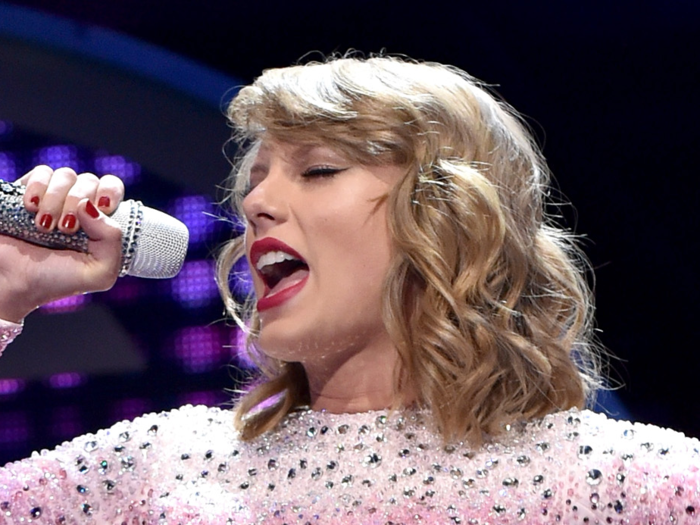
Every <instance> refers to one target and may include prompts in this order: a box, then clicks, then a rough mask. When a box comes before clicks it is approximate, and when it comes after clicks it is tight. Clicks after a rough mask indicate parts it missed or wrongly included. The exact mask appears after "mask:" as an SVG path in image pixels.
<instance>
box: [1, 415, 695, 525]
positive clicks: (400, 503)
mask: <svg viewBox="0 0 700 525" xmlns="http://www.w3.org/2000/svg"><path fill="white" fill-rule="evenodd" d="M428 419H429V418H428V417H426V415H425V413H421V412H415V411H413V412H403V413H394V414H386V413H382V412H367V413H360V414H352V415H347V414H344V415H333V414H328V413H323V412H314V411H311V410H307V411H302V412H297V413H294V414H292V415H290V416H288V417H287V418H286V420H285V421H284V422H283V424H281V426H280V428H279V429H278V430H277V431H275V432H271V433H268V434H265V435H263V436H262V437H260V438H258V439H256V440H254V441H251V442H242V441H240V439H239V437H238V435H237V433H236V431H234V429H233V424H232V414H231V412H229V411H225V410H220V409H213V408H206V407H191V406H186V407H182V408H180V409H178V410H174V411H171V412H164V413H161V414H151V415H146V416H143V417H141V418H138V419H136V420H135V421H133V422H122V423H118V424H117V425H115V426H113V427H112V428H110V429H107V430H102V431H100V432H98V433H97V434H95V435H86V436H83V437H80V438H77V439H75V440H73V441H71V442H69V443H65V444H63V445H62V446H60V447H58V448H57V449H56V450H53V451H50V452H46V451H44V452H41V453H40V454H34V455H33V456H32V457H31V458H29V459H26V460H23V461H19V462H16V463H11V464H8V465H7V466H6V467H5V468H3V469H0V523H51V524H59V525H60V524H64V523H65V524H69V523H118V524H136V523H147V524H157V523H168V524H171V523H172V524H179V523H182V524H184V523H188V524H189V523H195V524H209V523H217V524H226V523H229V524H239V523H240V524H249V523H265V524H283V523H288V524H292V523H304V524H306V523H309V524H317V523H318V524H323V523H332V524H338V523H342V524H360V523H361V524H382V525H384V524H400V523H405V524H409V523H431V524H432V523H450V524H452V523H462V524H482V525H483V524H496V523H510V524H512V523H528V524H544V523H615V524H619V523H633V524H641V523H643V524H650V523H653V524H661V523H674V524H680V523H700V452H699V450H700V443H699V442H698V441H697V440H695V439H689V438H686V437H684V436H683V435H682V434H679V433H677V432H673V431H670V430H664V429H659V428H657V427H653V426H646V425H640V424H631V423H626V422H618V421H613V420H609V419H607V418H606V417H605V416H602V415H599V414H594V413H592V412H588V411H575V410H573V411H569V412H560V413H557V414H553V415H551V416H548V417H545V418H544V419H542V420H538V421H532V422H529V423H527V424H523V425H521V426H514V427H511V428H509V429H507V431H505V432H504V434H503V435H501V436H499V438H498V439H497V440H491V441H489V442H487V443H486V444H484V445H483V446H481V447H478V448H472V447H469V446H468V445H464V444H457V445H449V446H445V445H444V444H442V443H441V441H440V439H439V438H438V436H437V435H436V434H435V433H434V432H432V431H431V429H430V425H429V422H428Z"/></svg>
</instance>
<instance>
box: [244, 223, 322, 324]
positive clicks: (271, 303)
mask: <svg viewBox="0 0 700 525" xmlns="http://www.w3.org/2000/svg"><path fill="white" fill-rule="evenodd" d="M276 251H280V252H284V253H287V254H289V255H291V256H292V257H294V258H295V259H298V260H299V261H301V262H302V263H303V264H304V265H306V261H305V260H304V258H303V257H302V256H301V255H300V254H299V253H298V252H297V251H296V250H294V249H293V248H292V247H291V246H289V245H287V244H285V243H283V242H282V241H280V240H279V239H274V238H272V237H266V238H264V239H260V240H258V241H255V242H254V243H253V244H252V246H251V247H250V255H249V259H250V264H251V266H252V267H253V269H254V270H255V272H256V273H257V274H258V277H259V278H260V280H261V281H262V283H263V285H264V291H263V293H262V297H259V298H258V302H257V308H258V312H263V311H265V310H269V309H270V308H274V307H275V306H279V305H281V304H282V303H284V302H286V301H288V300H289V299H291V298H292V297H294V296H295V295H296V294H297V293H298V292H299V291H300V290H301V289H302V288H303V287H304V285H306V281H307V280H308V277H309V276H308V266H307V268H306V271H307V275H305V276H304V277H303V278H302V279H300V280H299V281H298V282H295V283H293V284H291V285H290V286H287V287H286V288H283V289H282V290H279V291H277V292H273V293H272V294H271V295H270V293H271V290H270V287H269V286H268V284H267V281H266V279H265V277H264V275H263V274H262V272H260V271H259V270H258V268H257V264H258V261H259V260H260V258H261V257H262V256H263V255H265V254H266V253H270V252H276ZM290 275H291V274H290ZM275 288H277V286H276V285H275Z"/></svg>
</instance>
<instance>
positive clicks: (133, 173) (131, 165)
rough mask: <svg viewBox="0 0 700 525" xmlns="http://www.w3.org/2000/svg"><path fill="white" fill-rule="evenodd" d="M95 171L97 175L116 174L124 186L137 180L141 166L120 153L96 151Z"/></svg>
mask: <svg viewBox="0 0 700 525" xmlns="http://www.w3.org/2000/svg"><path fill="white" fill-rule="evenodd" d="M95 172H96V173H97V174H98V175H107V174H110V175H116V176H117V177H119V178H120V179H121V180H122V182H123V183H124V185H125V186H129V185H130V184H133V183H134V182H136V181H138V179H139V175H141V166H140V165H139V164H138V163H136V162H131V161H130V160H128V159H126V158H124V157H122V156H121V155H106V154H99V153H98V154H96V155H95Z"/></svg>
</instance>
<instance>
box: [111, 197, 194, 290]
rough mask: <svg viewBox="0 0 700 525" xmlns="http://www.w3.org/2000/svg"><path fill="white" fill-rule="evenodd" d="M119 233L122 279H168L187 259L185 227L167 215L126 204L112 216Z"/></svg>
mask: <svg viewBox="0 0 700 525" xmlns="http://www.w3.org/2000/svg"><path fill="white" fill-rule="evenodd" d="M112 219H114V220H115V221H116V222H117V223H119V226H120V228H121V230H122V235H123V243H122V255H123V261H124V262H123V266H122V275H133V276H134V277H146V278H150V279H168V278H170V277H174V276H175V275H177V274H178V272H179V271H180V269H181V268H182V264H183V262H184V260H185V256H186V255H187V244H188V241H189V232H188V230H187V227H186V226H185V225H184V224H183V223H182V222H180V221H179V220H177V219H176V218H174V217H171V216H170V215H167V214H165V213H163V212H161V211H158V210H155V209H153V208H148V207H146V206H142V205H141V203H140V202H137V201H126V202H123V203H121V204H120V205H119V207H118V208H117V211H115V212H114V214H113V215H112Z"/></svg>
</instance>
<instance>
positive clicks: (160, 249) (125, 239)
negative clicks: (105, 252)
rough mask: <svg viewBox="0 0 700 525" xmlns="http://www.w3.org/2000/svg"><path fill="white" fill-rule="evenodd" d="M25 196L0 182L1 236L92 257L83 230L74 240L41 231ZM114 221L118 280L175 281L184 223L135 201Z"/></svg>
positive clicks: (184, 239)
mask: <svg viewBox="0 0 700 525" xmlns="http://www.w3.org/2000/svg"><path fill="white" fill-rule="evenodd" d="M23 195H24V186H21V185H19V184H14V183H9V182H5V181H2V180H0V234H5V235H10V236H12V237H16V238H18V239H21V240H23V241H27V242H30V243H32V244H37V245H40V246H45V247H47V248H51V249H58V250H74V251H77V252H83V253H88V236H87V234H86V233H85V232H84V231H82V230H78V231H77V232H76V233H74V234H70V235H68V234H65V233H62V232H60V231H57V230H54V231H51V232H48V233H46V232H41V231H39V230H37V228H36V226H35V224H34V214H33V213H31V212H28V211H27V210H26V209H25V208H24V202H23ZM111 217H112V219H114V220H115V221H116V222H117V223H118V224H119V227H120V228H121V231H122V268H121V272H120V276H124V275H132V276H135V277H146V278H151V279H167V278H170V277H174V276H175V275H177V273H178V272H179V271H180V268H182V264H183V262H184V260H185V255H186V254H187V245H188V241H189V232H188V230H187V227H186V226H185V225H184V224H183V223H182V222H180V221H178V220H177V219H175V218H174V217H171V216H169V215H167V214H165V213H163V212H160V211H158V210H154V209H153V208H148V207H146V206H143V204H141V202H139V201H133V200H129V201H125V202H122V203H121V204H120V205H119V207H118V208H117V210H116V211H115V212H114V214H113V215H112V216H111Z"/></svg>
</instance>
